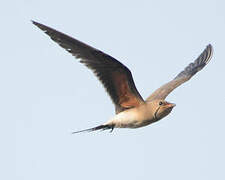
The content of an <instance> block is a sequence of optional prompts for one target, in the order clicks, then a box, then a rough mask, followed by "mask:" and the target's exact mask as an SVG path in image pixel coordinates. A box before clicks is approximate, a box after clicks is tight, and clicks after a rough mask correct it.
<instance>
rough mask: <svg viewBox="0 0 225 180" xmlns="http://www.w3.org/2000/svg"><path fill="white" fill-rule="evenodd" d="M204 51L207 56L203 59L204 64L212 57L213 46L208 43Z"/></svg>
mask: <svg viewBox="0 0 225 180" xmlns="http://www.w3.org/2000/svg"><path fill="white" fill-rule="evenodd" d="M206 51H207V52H208V58H207V60H206V61H205V63H206V64H208V63H209V61H210V60H211V59H212V56H213V46H212V45H211V44H208V45H207V47H206Z"/></svg>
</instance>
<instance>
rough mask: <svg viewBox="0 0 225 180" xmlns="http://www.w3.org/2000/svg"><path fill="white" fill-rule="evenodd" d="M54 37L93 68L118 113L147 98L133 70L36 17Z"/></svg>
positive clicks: (37, 24)
mask: <svg viewBox="0 0 225 180" xmlns="http://www.w3.org/2000/svg"><path fill="white" fill-rule="evenodd" d="M32 22H33V24H34V25H36V26H37V27H39V28H40V29H41V30H43V31H44V32H45V33H46V34H47V35H49V36H50V38H51V39H52V40H53V41H55V42H56V43H58V44H59V45H60V46H61V47H63V48H64V49H66V50H67V51H68V52H70V53H71V54H72V55H73V56H75V57H76V58H79V59H81V60H80V62H81V63H83V64H85V65H86V66H87V67H88V68H90V69H91V70H92V71H93V72H94V74H95V75H96V76H97V77H98V79H99V80H100V81H101V82H102V84H103V85H104V87H105V89H106V91H107V92H108V93H109V95H110V97H111V99H112V101H113V103H114V104H115V106H116V113H119V112H121V111H123V110H125V109H129V108H133V107H136V106H139V105H140V104H142V103H143V102H144V100H143V99H142V97H141V95H140V94H139V92H138V91H137V89H136V87H135V84H134V81H133V78H132V74H131V72H130V70H129V69H128V68H127V67H126V66H124V65H123V64H122V63H120V62H119V61H117V60H116V59H115V58H113V57H111V56H109V55H107V54H105V53H103V52H101V51H99V50H98V49H95V48H93V47H91V46H88V45H86V44H84V43H82V42H80V41H78V40H76V39H74V38H72V37H69V36H67V35H66V34H63V33H61V32H59V31H56V30H54V29H52V28H50V27H48V26H45V25H43V24H40V23H37V22H35V21H32Z"/></svg>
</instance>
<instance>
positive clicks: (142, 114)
mask: <svg viewBox="0 0 225 180" xmlns="http://www.w3.org/2000/svg"><path fill="white" fill-rule="evenodd" d="M159 102H160V101H159V100H156V101H149V102H148V101H147V102H145V103H143V104H142V105H140V106H138V107H136V108H131V109H127V110H125V111H122V112H120V113H118V114H116V115H115V116H114V117H113V118H112V119H111V120H109V121H108V122H106V123H105V124H104V125H111V126H115V128H139V127H143V126H147V125H149V124H151V123H154V122H156V121H158V120H160V119H162V118H163V117H165V116H166V115H168V114H169V113H170V112H171V111H172V108H173V107H174V106H175V104H172V103H168V106H169V108H167V111H164V114H160V115H159V116H157V109H155V107H158V106H157V105H158V103H159ZM155 112H156V113H155Z"/></svg>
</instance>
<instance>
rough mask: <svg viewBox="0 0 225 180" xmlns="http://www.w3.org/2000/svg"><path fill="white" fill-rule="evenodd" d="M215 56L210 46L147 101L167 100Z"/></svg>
mask: <svg viewBox="0 0 225 180" xmlns="http://www.w3.org/2000/svg"><path fill="white" fill-rule="evenodd" d="M212 54H213V48H212V45H211V44H209V45H208V46H207V47H206V48H205V50H204V51H203V52H202V53H201V55H200V56H199V57H198V58H197V59H196V60H195V61H194V62H193V63H191V64H189V65H188V66H187V67H186V68H185V69H184V70H183V71H182V72H180V73H179V74H178V75H177V76H176V77H175V78H174V79H173V80H172V81H170V82H168V83H167V84H165V85H163V86H161V87H160V88H159V89H157V90H156V91H155V92H154V93H152V94H151V95H150V97H148V98H147V101H152V100H155V99H165V98H166V97H167V96H168V94H169V93H170V92H172V91H173V90H174V89H175V88H177V87H178V86H180V85H181V84H183V83H184V82H186V81H188V80H189V79H191V77H192V76H194V75H195V74H196V73H197V72H198V71H200V70H201V69H202V68H203V67H204V66H205V65H206V64H208V62H209V61H210V59H211V57H212Z"/></svg>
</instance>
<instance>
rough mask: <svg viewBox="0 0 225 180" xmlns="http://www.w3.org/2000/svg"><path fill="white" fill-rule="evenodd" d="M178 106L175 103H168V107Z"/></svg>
mask: <svg viewBox="0 0 225 180" xmlns="http://www.w3.org/2000/svg"><path fill="white" fill-rule="evenodd" d="M175 106H176V104H174V103H169V104H167V107H168V108H174V107H175Z"/></svg>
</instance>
